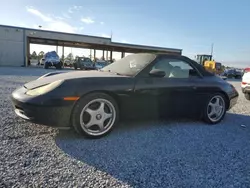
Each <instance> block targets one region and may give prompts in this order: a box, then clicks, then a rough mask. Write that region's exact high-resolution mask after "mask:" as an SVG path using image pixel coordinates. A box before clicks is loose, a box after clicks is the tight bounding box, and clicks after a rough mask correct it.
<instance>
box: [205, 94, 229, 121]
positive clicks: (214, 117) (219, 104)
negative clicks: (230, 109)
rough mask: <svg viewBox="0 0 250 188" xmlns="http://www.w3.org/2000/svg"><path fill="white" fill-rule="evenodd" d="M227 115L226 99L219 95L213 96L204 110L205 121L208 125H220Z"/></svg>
mask: <svg viewBox="0 0 250 188" xmlns="http://www.w3.org/2000/svg"><path fill="white" fill-rule="evenodd" d="M225 113H226V100H225V97H224V96H223V95H222V94H220V93H218V94H214V95H211V96H210V97H209V100H208V102H207V103H206V106H205V108H204V112H203V119H204V121H205V122H206V123H209V124H216V123H219V122H220V121H221V120H222V119H223V118H224V116H225Z"/></svg>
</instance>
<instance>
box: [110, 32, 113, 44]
mask: <svg viewBox="0 0 250 188" xmlns="http://www.w3.org/2000/svg"><path fill="white" fill-rule="evenodd" d="M112 37H113V32H112V30H111V35H110V38H111V42H112Z"/></svg>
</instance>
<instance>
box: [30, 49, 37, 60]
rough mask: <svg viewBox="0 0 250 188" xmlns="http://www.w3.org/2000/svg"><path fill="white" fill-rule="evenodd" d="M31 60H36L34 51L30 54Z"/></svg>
mask: <svg viewBox="0 0 250 188" xmlns="http://www.w3.org/2000/svg"><path fill="white" fill-rule="evenodd" d="M31 58H32V59H36V58H37V54H36V52H35V51H34V52H33V53H32V54H31Z"/></svg>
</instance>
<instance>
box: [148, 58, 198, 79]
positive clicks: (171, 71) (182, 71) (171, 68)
mask: <svg viewBox="0 0 250 188" xmlns="http://www.w3.org/2000/svg"><path fill="white" fill-rule="evenodd" d="M153 69H160V70H163V71H165V73H166V75H165V77H167V78H189V77H196V76H198V73H197V72H196V70H195V69H193V67H191V66H190V65H189V64H188V63H187V62H185V61H181V60H178V59H167V58H162V59H160V60H159V61H158V62H157V63H156V64H155V65H154V67H153Z"/></svg>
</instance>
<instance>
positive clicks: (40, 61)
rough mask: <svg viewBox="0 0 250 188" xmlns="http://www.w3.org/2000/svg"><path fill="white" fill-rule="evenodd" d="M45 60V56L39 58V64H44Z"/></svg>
mask: <svg viewBox="0 0 250 188" xmlns="http://www.w3.org/2000/svg"><path fill="white" fill-rule="evenodd" d="M44 61H45V59H44V58H42V59H40V60H38V63H37V65H44Z"/></svg>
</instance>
